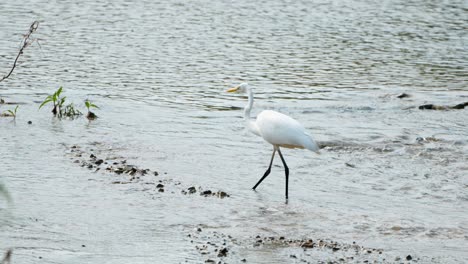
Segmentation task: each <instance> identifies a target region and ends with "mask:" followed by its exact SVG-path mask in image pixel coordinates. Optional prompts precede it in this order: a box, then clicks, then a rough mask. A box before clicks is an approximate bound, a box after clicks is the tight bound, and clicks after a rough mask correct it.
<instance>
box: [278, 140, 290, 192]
mask: <svg viewBox="0 0 468 264" xmlns="http://www.w3.org/2000/svg"><path fill="white" fill-rule="evenodd" d="M278 154H279V156H280V158H281V161H282V162H283V165H284V172H285V174H286V199H288V184H289V168H288V165H286V161H284V158H283V155H282V154H281V151H280V149H279V148H278Z"/></svg>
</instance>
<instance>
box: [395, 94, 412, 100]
mask: <svg viewBox="0 0 468 264" xmlns="http://www.w3.org/2000/svg"><path fill="white" fill-rule="evenodd" d="M407 97H410V95H409V94H407V93H401V94H399V95H397V98H400V99H402V98H407Z"/></svg>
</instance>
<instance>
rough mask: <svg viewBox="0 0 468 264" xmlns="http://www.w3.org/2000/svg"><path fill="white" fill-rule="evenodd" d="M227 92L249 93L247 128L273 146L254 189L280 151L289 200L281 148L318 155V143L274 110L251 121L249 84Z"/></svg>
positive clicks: (294, 122) (286, 168) (246, 108)
mask: <svg viewBox="0 0 468 264" xmlns="http://www.w3.org/2000/svg"><path fill="white" fill-rule="evenodd" d="M227 91H228V92H231V93H232V92H237V93H247V95H248V98H249V102H248V104H247V106H246V107H245V108H244V119H245V121H246V125H247V128H248V129H249V130H250V131H251V132H252V133H254V134H255V135H257V136H261V137H262V138H263V139H264V140H265V141H267V142H268V143H270V144H272V145H273V154H272V155H271V160H270V165H269V166H268V169H267V170H266V171H265V174H263V177H262V178H260V180H259V181H258V182H257V184H255V186H254V187H253V188H252V189H254V190H255V189H256V188H257V186H258V185H259V184H260V183H261V182H262V181H263V180H264V179H265V178H266V177H267V176H268V175H269V174H270V171H271V165H272V164H273V159H274V157H275V153H276V152H277V151H278V154H279V156H280V158H281V161H282V162H283V165H284V171H285V174H286V199H288V181H289V168H288V165H286V161H285V160H284V158H283V155H282V154H281V150H280V147H283V148H301V149H304V148H305V149H308V150H311V151H314V152H316V153H318V151H319V147H318V145H317V143H315V141H314V140H313V139H312V137H311V136H310V135H309V134H308V133H307V132H306V130H305V129H304V127H303V126H302V125H301V124H300V123H299V122H297V121H296V120H295V119H293V118H291V117H289V116H287V115H285V114H282V113H279V112H276V111H272V110H264V111H262V112H261V113H260V114H258V116H257V119H256V120H255V119H251V118H250V110H252V106H253V101H254V99H253V92H252V89H251V88H250V86H249V85H248V84H247V83H242V84H240V85H238V86H236V87H233V88H231V89H229V90H227Z"/></svg>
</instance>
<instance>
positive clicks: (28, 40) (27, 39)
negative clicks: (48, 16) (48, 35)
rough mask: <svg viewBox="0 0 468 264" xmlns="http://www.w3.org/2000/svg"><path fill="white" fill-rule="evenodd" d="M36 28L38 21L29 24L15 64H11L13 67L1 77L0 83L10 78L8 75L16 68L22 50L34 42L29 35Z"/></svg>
mask: <svg viewBox="0 0 468 264" xmlns="http://www.w3.org/2000/svg"><path fill="white" fill-rule="evenodd" d="M38 26H39V22H38V21H34V22H33V23H32V24H31V26H30V27H29V32H28V33H27V34H26V35H24V38H23V41H22V42H21V48H20V50H19V52H18V55H16V59H15V62H13V67H12V68H11V70H10V72H9V73H8V74H7V75H5V76H3V78H1V79H0V82H1V81H3V80H5V79H7V78H8V77H10V75H11V74H12V73H13V70H14V69H15V68H16V63H17V62H18V59H19V57H20V56H21V55H22V54H23V50H24V49H25V48H26V47H28V46H29V45H31V44H32V43H33V42H34V39H31V35H32V33H34V32H35V31H36V29H37V27H38Z"/></svg>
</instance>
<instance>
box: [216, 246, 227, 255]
mask: <svg viewBox="0 0 468 264" xmlns="http://www.w3.org/2000/svg"><path fill="white" fill-rule="evenodd" d="M227 253H228V250H227V248H222V249H220V250H219V252H218V257H225V256H226V255H227Z"/></svg>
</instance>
